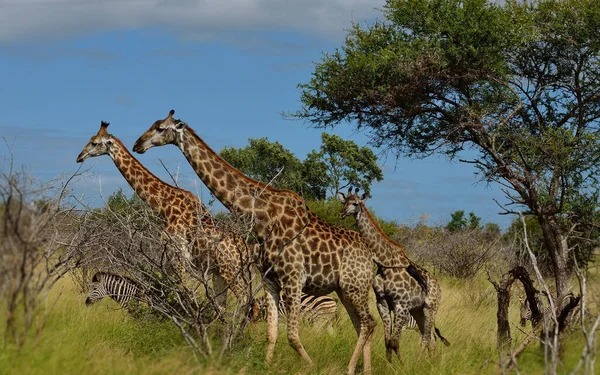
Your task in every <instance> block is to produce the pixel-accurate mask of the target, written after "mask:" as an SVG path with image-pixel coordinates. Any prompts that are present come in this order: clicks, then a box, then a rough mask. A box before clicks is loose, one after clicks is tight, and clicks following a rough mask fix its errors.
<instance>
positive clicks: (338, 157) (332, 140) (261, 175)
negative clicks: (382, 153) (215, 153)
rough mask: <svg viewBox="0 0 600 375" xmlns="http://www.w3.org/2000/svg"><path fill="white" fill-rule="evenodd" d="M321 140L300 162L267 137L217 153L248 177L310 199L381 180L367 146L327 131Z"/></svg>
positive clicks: (361, 186)
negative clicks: (317, 147) (361, 145)
mask: <svg viewBox="0 0 600 375" xmlns="http://www.w3.org/2000/svg"><path fill="white" fill-rule="evenodd" d="M321 139H322V144H321V147H320V149H319V150H318V151H317V150H313V151H312V152H310V153H309V154H308V155H307V157H306V159H305V160H304V161H301V160H300V159H298V158H297V157H296V156H295V155H294V154H293V153H292V152H291V151H289V150H288V149H286V148H285V147H283V146H282V145H281V144H280V143H279V142H271V141H269V140H268V139H267V138H259V139H253V138H250V139H248V142H249V144H248V146H246V147H243V148H234V147H229V148H224V149H222V150H221V152H220V154H221V156H222V157H223V158H224V159H225V160H227V161H228V162H229V163H231V165H233V166H234V167H235V168H237V169H239V170H240V171H242V172H243V173H245V174H247V175H248V176H250V177H252V178H255V179H257V180H259V181H262V182H265V183H269V182H270V183H271V184H272V185H273V186H275V187H278V188H282V189H289V190H293V191H295V192H297V193H299V194H301V195H302V196H304V197H305V198H307V199H312V200H322V199H325V198H326V197H327V195H328V193H329V196H330V197H331V196H334V195H335V193H336V192H337V191H338V190H340V189H342V188H345V187H348V186H350V185H352V186H356V187H359V188H360V189H362V190H364V191H369V190H370V187H371V183H372V182H373V180H377V181H381V180H382V179H383V172H382V171H381V168H379V166H378V165H377V156H376V155H375V153H374V152H373V151H372V150H371V149H370V148H368V147H359V146H358V145H357V144H356V143H355V142H354V141H347V140H343V139H342V138H340V137H338V136H336V135H329V134H327V133H323V134H322V135H321Z"/></svg>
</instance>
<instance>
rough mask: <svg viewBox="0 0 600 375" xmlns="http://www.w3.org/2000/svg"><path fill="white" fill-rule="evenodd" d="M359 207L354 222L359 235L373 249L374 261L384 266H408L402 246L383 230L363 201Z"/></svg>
mask: <svg viewBox="0 0 600 375" xmlns="http://www.w3.org/2000/svg"><path fill="white" fill-rule="evenodd" d="M360 208H361V209H360V211H359V212H358V214H357V215H356V217H355V218H356V224H357V225H358V229H359V231H360V233H361V235H362V236H363V238H364V239H365V241H366V242H367V244H368V245H369V247H370V248H371V250H372V251H373V257H374V260H375V263H377V264H379V265H381V266H384V267H400V266H408V264H409V260H408V258H407V256H406V253H405V252H404V248H403V247H402V246H400V244H398V243H396V242H394V241H393V240H392V239H391V238H389V237H388V236H387V235H386V234H385V233H384V232H383V230H382V229H381V227H380V226H379V224H377V221H375V218H374V217H373V216H371V214H370V213H369V211H368V210H367V207H366V206H365V204H364V203H362V202H361V203H360Z"/></svg>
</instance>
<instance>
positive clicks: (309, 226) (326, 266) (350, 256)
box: [133, 110, 376, 374]
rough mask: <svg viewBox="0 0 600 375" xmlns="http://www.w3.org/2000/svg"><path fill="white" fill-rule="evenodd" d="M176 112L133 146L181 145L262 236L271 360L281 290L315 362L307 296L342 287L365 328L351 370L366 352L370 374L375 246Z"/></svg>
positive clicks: (355, 319) (294, 331) (292, 334)
mask: <svg viewBox="0 0 600 375" xmlns="http://www.w3.org/2000/svg"><path fill="white" fill-rule="evenodd" d="M174 114H175V111H174V110H171V111H170V112H169V115H168V116H167V117H166V118H164V119H162V120H158V121H156V122H154V124H153V125H152V126H151V127H150V128H149V129H148V130H147V131H146V132H144V133H143V134H142V135H141V136H140V138H139V139H138V140H137V141H136V142H135V145H134V147H133V150H134V151H135V152H138V153H144V152H146V151H147V150H148V149H149V148H151V147H154V146H162V145H166V144H173V145H176V146H177V147H178V148H179V149H180V150H181V151H182V152H183V154H184V156H185V157H186V159H187V161H188V162H189V163H190V164H191V166H192V167H193V169H194V170H195V172H196V174H197V175H198V176H199V177H200V179H201V180H202V181H203V182H204V184H205V185H206V186H207V187H208V188H209V190H210V191H211V192H212V193H213V194H214V195H215V197H217V199H219V200H220V201H221V202H222V203H223V205H224V206H225V207H227V208H228V209H229V210H230V211H231V212H232V213H234V214H236V215H241V216H243V217H248V218H250V219H251V220H252V221H251V222H252V230H253V231H254V233H255V234H256V236H257V237H258V238H259V239H260V240H261V241H262V244H261V250H260V255H259V259H258V260H257V262H258V263H259V268H260V270H261V272H262V273H263V274H264V275H265V277H264V283H263V287H264V289H265V291H266V292H267V293H266V296H267V350H266V355H265V361H266V362H267V363H269V362H270V361H271V360H272V358H273V353H274V350H275V343H276V340H277V319H278V312H277V306H278V304H279V298H280V297H279V292H280V291H281V290H283V294H285V296H286V308H287V332H288V342H289V344H290V346H292V348H293V349H294V350H296V352H297V353H298V354H299V355H300V357H301V358H302V359H303V360H305V361H306V362H308V363H312V360H311V359H310V356H309V355H308V353H307V352H306V350H305V349H304V347H303V345H302V343H301V341H300V338H299V335H298V318H299V312H300V295H301V293H302V292H304V293H307V294H311V295H316V296H320V295H325V294H329V293H331V292H334V291H335V292H336V293H337V295H338V296H339V299H340V301H341V302H342V304H343V306H344V307H345V309H346V311H347V312H348V314H349V316H350V319H351V321H352V323H353V325H354V328H355V330H356V332H357V334H358V340H357V343H356V346H355V348H354V351H353V354H352V357H351V359H350V361H349V363H348V367H347V373H348V374H354V373H355V370H356V365H357V362H358V359H359V357H360V354H361V351H362V355H363V369H364V373H365V374H370V373H371V340H372V333H373V330H374V328H375V324H376V323H375V320H374V319H373V317H372V315H371V312H370V311H369V304H368V299H369V291H370V284H371V281H372V278H373V269H372V268H373V267H372V262H371V259H372V255H371V252H370V250H369V248H368V246H367V244H366V243H365V242H364V240H363V239H362V238H361V236H360V234H359V233H358V232H355V231H350V230H347V229H344V228H340V227H335V226H332V225H330V224H328V223H326V222H325V221H323V220H322V219H320V218H319V217H318V216H317V215H315V214H314V213H313V212H311V211H310V209H309V208H308V207H307V206H306V204H305V203H304V201H303V200H302V198H300V197H299V196H298V195H297V194H296V193H294V192H291V191H289V190H281V189H276V188H274V187H272V186H269V185H267V184H264V183H262V182H259V181H256V180H254V179H251V178H249V177H247V176H245V175H244V174H242V173H241V172H239V171H238V170H237V169H235V168H233V167H232V166H231V165H230V164H229V163H227V162H226V161H225V160H224V159H223V158H221V157H220V156H219V155H218V154H217V153H216V152H215V151H213V150H212V149H211V148H210V147H209V146H208V145H207V144H206V143H205V142H204V141H203V140H202V139H201V138H200V137H199V136H198V135H197V134H196V132H195V131H194V130H192V129H191V128H190V127H189V126H188V125H187V124H186V123H185V122H183V121H181V120H178V119H175V118H174V117H173V115H174Z"/></svg>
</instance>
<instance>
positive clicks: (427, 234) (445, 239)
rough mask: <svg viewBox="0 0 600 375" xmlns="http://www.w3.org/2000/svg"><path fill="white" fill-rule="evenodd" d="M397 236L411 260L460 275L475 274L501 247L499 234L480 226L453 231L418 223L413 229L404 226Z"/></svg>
mask: <svg viewBox="0 0 600 375" xmlns="http://www.w3.org/2000/svg"><path fill="white" fill-rule="evenodd" d="M395 239H396V240H397V241H398V242H399V243H401V244H402V245H403V246H404V247H405V248H406V252H407V254H408V256H409V257H410V258H411V259H415V260H416V261H417V262H419V263H422V264H431V265H432V266H433V267H434V268H435V269H437V270H439V271H440V272H441V273H443V274H445V275H448V276H453V277H460V278H470V277H473V276H475V275H476V274H477V272H479V270H481V269H482V268H483V266H484V265H485V264H486V263H488V262H490V261H491V260H492V259H493V257H495V256H498V254H499V253H501V248H502V245H501V243H500V241H499V237H497V236H496V237H494V236H490V235H489V234H488V233H486V232H485V231H482V230H480V229H473V230H461V231H452V232H451V231H448V230H445V229H443V228H440V227H426V226H418V225H417V226H416V227H415V228H414V229H410V228H406V227H404V228H401V229H400V230H399V231H398V234H397V235H396V237H395Z"/></svg>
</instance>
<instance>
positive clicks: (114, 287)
mask: <svg viewBox="0 0 600 375" xmlns="http://www.w3.org/2000/svg"><path fill="white" fill-rule="evenodd" d="M104 297H110V298H112V299H113V300H115V301H116V302H117V303H119V305H121V308H125V307H126V306H127V304H128V303H129V302H130V301H131V300H132V299H139V298H141V297H142V292H141V289H140V288H139V287H138V286H137V284H136V283H135V282H134V281H133V280H131V279H129V278H128V277H125V276H121V275H116V274H113V273H105V272H97V273H96V274H95V275H94V277H93V278H92V289H91V290H90V294H89V295H88V297H87V298H86V300H85V304H86V305H91V304H93V303H96V302H98V301H100V300H101V299H102V298H104Z"/></svg>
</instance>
